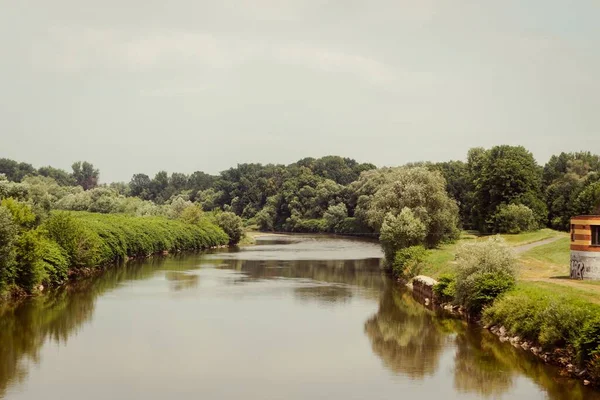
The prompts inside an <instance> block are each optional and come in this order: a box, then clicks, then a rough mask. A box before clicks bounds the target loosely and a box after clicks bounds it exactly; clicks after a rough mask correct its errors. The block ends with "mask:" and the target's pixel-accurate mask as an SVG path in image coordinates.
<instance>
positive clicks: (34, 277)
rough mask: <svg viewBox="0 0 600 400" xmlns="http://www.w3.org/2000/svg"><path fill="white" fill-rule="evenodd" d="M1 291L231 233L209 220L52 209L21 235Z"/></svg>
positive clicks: (32, 287)
mask: <svg viewBox="0 0 600 400" xmlns="http://www.w3.org/2000/svg"><path fill="white" fill-rule="evenodd" d="M15 243H16V245H15V250H14V252H13V257H12V260H11V262H10V263H7V266H8V268H5V269H4V270H3V271H2V274H1V275H0V278H1V279H0V292H3V293H4V295H6V294H8V293H32V292H35V291H36V290H37V289H38V287H39V286H40V285H43V286H57V285H60V284H62V283H63V282H64V281H66V280H67V279H68V277H69V276H71V275H78V274H80V273H81V272H82V271H89V270H94V269H99V268H102V267H104V266H107V265H110V264H115V263H119V262H122V261H124V260H127V259H128V258H131V257H147V256H149V255H152V254H159V253H167V252H169V253H170V252H179V251H193V250H201V249H206V248H210V247H215V246H221V245H227V244H229V243H230V237H229V236H228V235H227V234H226V233H225V232H224V230H223V229H221V228H220V227H219V226H217V225H216V224H215V223H213V222H211V221H210V220H209V219H207V218H201V219H199V220H197V221H195V223H187V222H184V221H182V220H175V219H168V218H165V217H135V216H131V215H124V214H98V213H88V212H66V211H59V212H52V213H51V214H50V216H49V217H48V218H47V219H46V220H45V221H44V222H43V223H42V224H41V225H40V226H38V227H36V228H35V229H30V230H24V229H22V231H21V233H20V234H19V236H18V237H17V240H16V242H15Z"/></svg>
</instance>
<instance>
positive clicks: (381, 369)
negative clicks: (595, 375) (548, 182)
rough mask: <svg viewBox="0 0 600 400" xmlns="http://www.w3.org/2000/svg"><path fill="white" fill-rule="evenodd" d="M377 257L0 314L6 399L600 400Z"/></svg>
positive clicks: (187, 260)
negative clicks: (409, 283) (436, 306)
mask: <svg viewBox="0 0 600 400" xmlns="http://www.w3.org/2000/svg"><path fill="white" fill-rule="evenodd" d="M381 256H382V254H381V251H380V250H379V246H378V245H377V244H375V243H371V242H367V241H361V240H350V239H340V238H328V237H322V236H321V237H312V236H267V237H263V238H259V240H258V243H257V245H256V246H250V247H243V248H240V249H229V250H219V251H214V252H208V253H203V254H188V255H177V256H170V257H155V258H151V259H149V260H145V261H142V262H130V263H128V264H127V265H126V266H123V267H120V268H113V269H110V270H108V271H106V272H105V273H103V274H102V275H101V276H97V277H95V278H91V279H87V280H83V281H80V282H77V284H74V285H71V286H69V287H66V288H62V289H60V290H56V291H53V292H52V293H48V294H46V295H43V296H38V297H36V298H32V299H28V300H25V301H23V302H21V303H19V304H11V305H4V306H3V307H0V398H2V399H4V398H6V399H16V400H18V399H40V398H45V399H64V400H70V399H78V400H79V399H86V400H94V399H102V400H107V399H161V400H162V399H173V400H175V399H241V398H243V399H260V400H264V399H328V400H330V399H361V400H362V399H370V400H374V399H392V398H404V399H421V400H427V399H436V400H437V399H480V398H494V399H527V400H531V399H569V400H577V399H586V400H596V399H600V395H599V394H598V392H595V391H592V390H591V389H588V388H586V387H584V386H583V385H581V384H580V383H579V382H575V381H571V380H567V379H564V378H561V377H560V376H559V374H558V372H557V370H555V369H554V368H552V367H549V366H546V365H544V364H543V363H541V362H539V361H538V360H536V359H534V358H533V357H531V356H529V355H528V354H526V353H525V352H523V351H520V350H516V349H514V348H513V347H512V346H511V345H509V344H506V343H500V342H499V341H498V340H497V338H496V337H494V336H492V335H491V334H489V333H488V332H486V331H482V330H480V329H477V328H475V327H470V326H467V325H466V324H465V323H463V322H461V321H457V320H453V319H448V318H443V317H441V316H438V315H436V314H435V313H433V312H432V311H429V310H427V309H426V308H424V307H423V306H421V305H420V304H418V303H417V302H416V301H414V300H413V299H412V297H411V295H410V293H408V292H407V291H406V290H404V289H403V288H401V287H398V285H397V284H394V282H392V281H391V280H390V279H388V278H387V277H386V276H385V275H384V274H382V273H381V270H380V258H381Z"/></svg>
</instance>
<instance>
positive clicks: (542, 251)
mask: <svg viewBox="0 0 600 400" xmlns="http://www.w3.org/2000/svg"><path fill="white" fill-rule="evenodd" d="M502 237H503V239H504V240H505V243H506V244H507V245H508V246H510V247H512V248H513V249H515V250H519V251H517V253H516V256H517V259H516V265H517V274H516V276H517V278H518V279H517V282H516V285H513V286H512V287H509V286H507V288H509V289H508V290H507V291H506V289H505V290H501V291H498V293H495V294H493V293H492V292H493V289H495V288H496V287H495V286H494V285H495V284H497V283H498V282H500V281H499V280H498V278H497V277H496V276H494V277H492V276H491V275H489V277H490V278H489V279H488V280H487V281H485V282H486V283H485V284H490V285H491V286H488V287H484V286H481V287H478V286H477V284H473V283H464V284H466V285H469V284H470V285H471V287H472V288H473V289H472V290H475V291H477V290H480V292H479V295H481V296H484V298H485V300H486V302H487V304H486V305H485V306H484V308H483V313H482V321H483V322H484V323H485V324H487V325H489V326H496V327H500V326H502V327H504V329H505V330H506V335H508V336H509V337H513V336H518V337H519V338H520V339H519V340H520V341H527V342H529V343H531V345H532V346H541V348H542V349H543V350H544V352H549V353H550V354H551V355H550V356H548V357H547V358H545V359H546V360H547V361H549V362H553V363H557V364H559V365H561V366H563V367H564V368H565V369H566V370H569V371H570V372H572V373H575V372H573V371H576V372H577V371H579V372H581V374H582V375H583V376H586V377H587V378H588V379H590V380H593V381H594V383H595V384H600V282H593V281H580V280H572V279H570V278H569V260H570V249H569V244H570V239H569V237H568V235H567V234H565V233H562V232H555V231H552V230H549V229H544V230H541V231H537V232H529V233H524V234H518V235H502ZM551 238H556V240H555V241H552V242H550V243H546V244H540V245H539V246H535V247H531V248H530V247H529V244H531V243H534V242H538V241H543V240H546V239H551ZM480 240H482V238H480V237H477V236H475V235H472V234H468V233H463V235H462V236H461V238H460V240H459V241H458V242H456V243H453V244H447V245H444V246H441V247H440V248H438V249H433V250H429V251H428V254H427V258H426V260H425V262H426V265H425V267H424V270H423V272H422V273H423V274H424V275H428V276H432V277H435V278H440V277H442V279H441V281H440V282H442V283H441V285H440V286H439V288H444V287H447V288H450V289H449V291H448V292H449V293H452V292H453V289H452V287H454V286H452V287H450V286H448V285H449V282H453V283H452V285H456V286H455V287H457V288H458V285H460V284H461V282H462V281H461V277H460V275H457V271H460V268H458V264H457V263H462V262H464V259H461V258H460V257H459V258H458V261H457V257H456V255H457V253H459V251H461V250H460V249H461V246H462V245H464V244H465V243H474V242H477V241H480ZM520 246H524V247H520ZM461 254H462V253H461ZM487 257H491V258H493V257H494V256H493V254H492V253H490V254H489V255H488V256H486V258H485V260H486V261H483V263H484V264H485V263H486V262H488V261H487V260H490V259H491V258H487ZM513 257H515V255H513ZM482 260H483V259H482ZM461 266H462V264H461ZM482 268H484V270H485V268H488V266H482ZM452 276H453V277H452ZM448 279H450V280H448ZM482 282H483V281H482ZM473 285H475V286H473ZM490 290H491V291H490ZM503 292H504V293H503ZM440 293H445V292H442V291H440ZM496 296H497V297H496ZM459 297H460V296H457V297H454V298H453V296H452V295H450V296H449V298H446V300H450V301H453V302H456V303H457V304H460V305H464V304H462V303H461V301H460V299H459ZM569 364H572V365H575V366H579V369H576V368H575V367H573V366H571V367H568V365H569ZM583 371H585V372H583Z"/></svg>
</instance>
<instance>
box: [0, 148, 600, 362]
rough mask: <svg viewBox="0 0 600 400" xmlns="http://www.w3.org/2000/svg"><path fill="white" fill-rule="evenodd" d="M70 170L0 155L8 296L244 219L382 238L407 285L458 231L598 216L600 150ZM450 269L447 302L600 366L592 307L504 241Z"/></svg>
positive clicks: (444, 286) (230, 235) (2, 284)
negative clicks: (550, 282)
mask: <svg viewBox="0 0 600 400" xmlns="http://www.w3.org/2000/svg"><path fill="white" fill-rule="evenodd" d="M72 170H73V171H72V173H68V172H66V171H63V170H60V169H56V168H53V167H42V168H39V169H36V168H34V167H33V166H31V165H29V164H26V163H19V162H16V161H13V160H8V159H2V160H0V174H4V180H0V199H2V205H1V206H0V233H1V235H0V253H1V256H2V257H0V260H2V261H0V263H1V264H0V289H1V290H3V291H5V292H6V291H8V290H12V291H15V290H17V291H24V292H29V293H32V292H35V288H36V287H38V286H39V285H40V284H43V285H55V284H60V283H61V282H63V281H64V280H65V279H66V278H67V276H68V275H69V274H70V273H77V271H79V270H81V269H83V268H97V267H100V266H103V265H107V264H110V263H114V262H119V261H122V260H124V259H126V258H127V257H134V256H140V255H142V256H145V255H149V254H153V253H157V252H164V251H180V250H195V249H201V248H206V247H211V246H215V245H222V244H235V243H237V242H238V241H239V240H240V238H241V236H242V220H243V221H244V224H245V226H246V228H250V229H252V228H255V229H260V230H263V231H287V232H332V233H342V234H355V235H369V236H374V237H378V238H379V240H380V243H381V245H382V248H383V250H384V253H385V258H386V267H387V268H388V269H389V270H390V272H391V273H393V274H394V275H396V276H397V277H399V278H403V279H410V278H411V277H412V276H414V275H416V274H418V273H420V272H421V271H422V270H423V269H424V268H426V267H427V263H428V259H430V257H431V254H432V250H431V249H436V248H440V247H442V248H443V247H444V246H447V245H448V243H452V242H455V241H457V240H458V239H459V238H460V235H461V228H463V229H471V230H477V231H478V232H480V233H484V234H491V233H494V234H497V233H505V234H519V233H523V232H533V231H536V230H538V229H539V228H553V229H558V230H566V229H568V225H569V220H570V218H571V216H573V215H576V214H591V213H598V212H600V210H599V207H600V157H599V156H597V155H593V154H591V153H588V152H580V153H561V154H560V155H556V156H553V157H552V158H551V159H550V160H549V162H548V163H547V164H546V165H544V166H543V167H542V166H540V165H538V164H537V162H536V160H535V159H534V157H533V155H532V154H531V153H530V152H528V151H527V150H526V149H525V148H523V147H520V146H496V147H493V148H491V149H488V150H486V149H483V148H474V149H471V150H469V152H468V155H467V161H466V162H463V161H449V162H442V163H428V162H422V163H412V164H407V165H404V166H401V167H394V168H379V169H377V168H375V166H374V165H372V164H361V163H358V162H356V161H355V160H352V159H348V158H341V157H336V156H327V157H323V158H319V159H314V158H305V159H302V160H299V161H298V162H296V163H293V164H290V165H287V166H284V165H273V164H269V165H261V164H240V165H238V166H237V167H235V168H231V169H229V170H226V171H223V172H222V173H221V174H219V175H218V176H212V175H209V174H206V173H204V172H199V171H198V172H194V173H193V174H191V175H186V174H182V173H172V174H170V175H169V174H168V173H167V172H165V171H161V172H159V173H157V174H156V175H155V176H154V178H150V177H149V176H148V175H145V174H143V173H140V174H135V175H134V176H133V177H132V179H131V181H130V182H129V183H111V184H104V185H100V184H99V171H98V170H97V169H95V168H94V166H93V165H92V164H90V163H88V162H77V163H75V164H74V165H73V167H72ZM532 235H536V234H532ZM448 272H450V274H449V275H447V276H444V277H442V279H440V282H441V286H440V287H438V289H437V290H438V291H439V293H440V294H441V295H443V296H446V298H448V299H449V300H450V301H453V302H456V303H457V304H460V305H462V306H464V307H465V308H467V309H468V310H469V312H471V313H473V314H483V318H484V319H485V320H487V321H490V322H493V323H502V324H503V325H505V326H506V327H507V328H508V329H510V330H511V332H512V333H514V334H522V335H523V336H526V337H528V338H531V340H535V341H537V342H539V343H540V344H542V345H547V346H553V345H561V344H565V345H569V346H572V347H573V349H575V351H576V353H577V354H578V356H579V361H580V363H581V365H583V366H587V367H588V368H589V369H590V371H595V370H597V369H598V367H597V364H598V362H597V354H599V353H600V330H599V329H596V328H595V326H596V325H594V324H595V322H593V321H594V320H595V319H594V318H588V317H589V316H590V315H592V313H593V311H595V309H594V307H595V306H594V305H590V304H588V303H587V302H585V301H584V300H581V299H580V298H578V297H577V296H576V295H573V296H574V297H573V298H570V297H568V298H567V297H565V298H564V299H563V298H560V299H556V300H554V299H553V297H552V293H551V292H550V291H547V293H546V292H544V290H546V289H544V288H542V287H538V286H535V284H531V285H534V286H533V287H534V289H528V288H526V287H524V286H523V285H522V283H521V282H519V281H518V280H517V277H518V274H517V264H516V260H515V259H514V257H513V256H512V254H511V252H510V251H508V250H507V248H506V244H504V243H502V242H501V241H498V240H496V239H493V240H491V241H483V242H478V243H473V244H466V245H464V246H463V247H461V251H460V252H459V254H457V257H456V260H454V263H453V264H452V265H451V266H450V267H449V268H448ZM516 304H521V305H522V304H526V305H529V306H528V308H527V313H525V314H523V315H522V316H521V317H522V318H520V319H519V320H518V321H513V320H510V318H511V317H513V316H514V315H511V313H510V312H508V311H507V310H511V309H512V308H515V307H516ZM519 307H521V306H519ZM569 307H571V308H569ZM521 309H522V307H521ZM566 314H570V315H569V318H566V317H567V315H566ZM549 315H552V316H554V317H553V318H549V317H548V316H549ZM563 316H564V317H565V318H563ZM541 320H544V321H546V322H545V325H543V324H539V323H538V322H539V321H541ZM566 321H571V322H568V324H569V325H564V326H563V325H560V324H563V323H565V324H566V323H567V322H566ZM536 329H537V330H536ZM567 331H568V332H567ZM558 338H560V340H559V339H558Z"/></svg>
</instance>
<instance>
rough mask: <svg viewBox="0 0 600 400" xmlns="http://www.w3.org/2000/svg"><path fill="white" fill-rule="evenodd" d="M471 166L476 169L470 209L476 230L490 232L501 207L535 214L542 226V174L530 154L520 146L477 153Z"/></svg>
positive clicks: (543, 212)
mask: <svg viewBox="0 0 600 400" xmlns="http://www.w3.org/2000/svg"><path fill="white" fill-rule="evenodd" d="M472 162H473V165H471V166H470V168H471V170H472V171H476V170H478V169H479V174H478V176H477V178H476V179H475V193H474V197H475V199H474V201H475V203H474V205H473V209H474V211H475V215H476V218H477V221H476V225H477V227H478V228H479V230H481V231H484V232H489V231H493V228H494V226H493V218H492V217H493V215H494V214H495V212H496V209H497V208H498V206H499V205H500V204H503V203H504V204H510V203H520V204H524V205H526V206H528V207H529V208H531V209H532V210H534V212H535V214H536V220H537V221H538V222H539V223H540V224H545V222H546V220H547V210H546V209H545V206H544V203H543V196H542V192H541V182H542V170H541V168H540V167H539V166H538V164H537V162H536V161H535V159H534V158H533V155H532V154H531V153H530V152H529V151H527V150H526V149H525V148H524V147H522V146H496V147H493V148H491V149H490V150H487V151H486V152H485V153H484V154H481V153H480V152H479V151H478V152H477V156H476V157H474V158H473V161H472Z"/></svg>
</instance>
